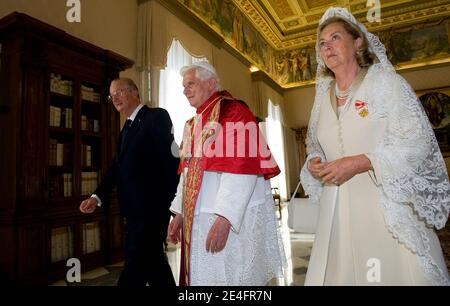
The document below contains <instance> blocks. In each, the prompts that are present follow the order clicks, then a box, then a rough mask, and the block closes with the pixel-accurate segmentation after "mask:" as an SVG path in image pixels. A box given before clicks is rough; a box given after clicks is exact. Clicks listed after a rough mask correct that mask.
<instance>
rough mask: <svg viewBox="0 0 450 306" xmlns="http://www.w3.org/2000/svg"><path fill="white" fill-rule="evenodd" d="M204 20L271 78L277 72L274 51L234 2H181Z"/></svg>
mask: <svg viewBox="0 0 450 306" xmlns="http://www.w3.org/2000/svg"><path fill="white" fill-rule="evenodd" d="M178 1H180V2H181V3H183V4H184V5H185V6H186V7H187V8H188V9H190V10H191V11H192V12H194V13H195V14H196V15H198V17H200V18H201V19H202V20H203V21H205V22H206V23H207V24H208V25H209V26H210V27H212V28H213V29H214V30H215V31H216V32H217V33H219V34H220V35H221V36H222V37H223V38H224V39H225V40H226V42H227V43H229V44H230V45H231V46H232V47H234V48H235V49H236V50H238V51H239V52H240V53H241V54H242V55H244V56H245V57H246V58H247V59H248V60H249V61H250V62H252V63H253V64H254V65H255V66H257V67H258V68H259V69H260V70H263V71H265V72H266V73H267V74H269V75H270V76H271V77H273V78H274V79H276V77H274V73H276V68H275V50H274V49H273V48H272V47H271V46H270V45H269V44H267V43H266V41H265V40H264V38H263V37H262V35H261V34H260V33H259V32H258V31H257V30H256V29H255V28H254V27H253V26H252V25H251V24H250V22H248V21H247V19H246V18H245V17H244V15H243V14H242V12H241V11H240V10H239V9H238V8H237V7H236V6H235V5H234V4H233V1H231V0H178Z"/></svg>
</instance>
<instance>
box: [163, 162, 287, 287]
mask: <svg viewBox="0 0 450 306" xmlns="http://www.w3.org/2000/svg"><path fill="white" fill-rule="evenodd" d="M183 184H184V175H182V176H181V178H180V183H179V185H178V191H177V195H176V197H175V199H174V201H173V202H172V206H171V207H170V210H171V211H172V212H174V213H179V214H182V211H183V209H182V188H183ZM217 215H221V216H223V217H225V218H227V219H228V220H229V221H230V223H231V226H232V227H231V230H230V233H229V236H228V240H227V243H226V246H225V248H224V249H223V250H222V251H221V252H218V253H210V252H206V238H207V237H208V233H209V230H210V228H211V226H212V225H213V224H214V221H215V219H216V216H217ZM191 239H192V241H191V268H190V269H191V270H190V271H191V274H190V280H191V283H190V285H192V286H263V285H266V284H267V282H268V281H270V280H271V279H272V278H274V277H282V275H283V273H282V266H283V264H284V262H285V259H284V251H283V248H282V244H281V238H280V235H279V232H278V230H277V221H276V216H275V210H274V202H273V198H272V193H271V189H270V182H269V181H268V180H265V179H264V177H263V176H256V175H245V174H231V173H219V172H212V171H205V172H204V175H203V182H202V186H201V188H200V193H199V196H198V199H197V203H196V205H195V213H194V222H193V226H192V238H191Z"/></svg>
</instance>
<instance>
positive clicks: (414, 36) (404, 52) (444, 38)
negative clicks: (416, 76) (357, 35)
mask: <svg viewBox="0 0 450 306" xmlns="http://www.w3.org/2000/svg"><path fill="white" fill-rule="evenodd" d="M420 26H421V27H422V28H418V26H416V27H410V28H407V29H397V30H392V31H384V32H380V33H377V35H378V36H379V37H380V39H381V41H382V42H383V43H384V45H385V47H386V50H387V54H388V57H389V60H390V61H391V62H392V64H394V65H397V66H404V65H412V64H415V63H421V62H424V61H430V60H433V59H442V58H448V57H449V56H450V31H449V28H450V26H449V22H448V21H447V22H446V23H443V24H439V25H428V26H426V25H420Z"/></svg>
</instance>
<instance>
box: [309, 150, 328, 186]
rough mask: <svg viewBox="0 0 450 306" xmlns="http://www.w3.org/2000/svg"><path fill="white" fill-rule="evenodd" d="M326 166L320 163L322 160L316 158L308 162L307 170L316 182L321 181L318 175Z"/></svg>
mask: <svg viewBox="0 0 450 306" xmlns="http://www.w3.org/2000/svg"><path fill="white" fill-rule="evenodd" d="M326 164H327V163H322V159H321V158H320V157H318V156H317V157H314V158H311V159H310V160H309V162H308V170H309V172H310V173H311V175H312V176H313V177H314V178H315V179H316V180H319V181H321V180H322V177H321V176H320V175H319V173H320V172H321V171H322V170H323V169H324V167H325V165H326Z"/></svg>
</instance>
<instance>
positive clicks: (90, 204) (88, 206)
mask: <svg viewBox="0 0 450 306" xmlns="http://www.w3.org/2000/svg"><path fill="white" fill-rule="evenodd" d="M97 203H98V202H97V199H96V198H93V197H91V198H88V199H86V200H84V201H83V202H81V205H80V210H81V212H82V213H84V214H90V213H93V212H94V211H95V209H96V208H97Z"/></svg>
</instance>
